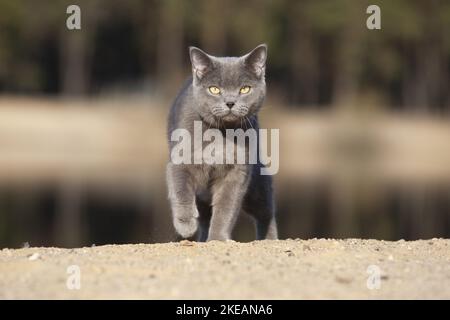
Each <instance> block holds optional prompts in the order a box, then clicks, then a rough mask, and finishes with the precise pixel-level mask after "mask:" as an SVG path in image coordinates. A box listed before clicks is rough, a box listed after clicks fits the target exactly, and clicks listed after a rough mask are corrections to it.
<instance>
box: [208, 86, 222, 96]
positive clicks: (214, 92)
mask: <svg viewBox="0 0 450 320" xmlns="http://www.w3.org/2000/svg"><path fill="white" fill-rule="evenodd" d="M208 90H209V92H211V93H212V94H220V89H219V88H217V87H215V86H211V87H209V88H208Z"/></svg>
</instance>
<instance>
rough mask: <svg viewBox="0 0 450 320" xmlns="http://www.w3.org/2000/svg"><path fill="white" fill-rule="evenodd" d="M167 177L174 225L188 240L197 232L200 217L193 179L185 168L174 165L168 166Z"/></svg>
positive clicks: (169, 164)
mask: <svg viewBox="0 0 450 320" xmlns="http://www.w3.org/2000/svg"><path fill="white" fill-rule="evenodd" d="M166 175H167V186H168V189H169V200H170V206H171V209H172V217H173V225H174V227H175V230H176V231H177V232H178V234H180V235H181V236H182V237H183V238H188V237H190V236H192V235H193V234H194V233H195V232H196V231H197V227H198V221H197V218H198V216H199V214H198V210H197V206H196V203H195V190H194V185H193V182H192V177H191V176H190V174H189V172H188V171H187V170H186V168H185V167H183V166H180V165H174V164H172V163H168V164H167V171H166Z"/></svg>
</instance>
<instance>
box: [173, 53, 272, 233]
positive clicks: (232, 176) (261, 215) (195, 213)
mask: <svg viewBox="0 0 450 320" xmlns="http://www.w3.org/2000/svg"><path fill="white" fill-rule="evenodd" d="M189 53H190V59H191V63H192V77H190V78H189V80H188V81H187V82H186V84H185V85H184V87H183V88H182V89H181V91H180V93H179V94H178V96H177V98H176V99H175V102H174V104H173V106H172V108H171V111H170V114H169V121H168V134H169V145H170V150H172V148H173V147H174V142H172V141H170V140H171V139H170V137H171V133H172V132H173V131H174V130H175V129H178V128H183V129H187V130H188V131H189V132H190V133H193V128H194V121H202V130H203V131H204V130H206V129H209V128H216V129H219V130H220V131H221V132H222V133H223V134H225V130H226V129H230V128H231V129H237V128H242V129H244V130H247V129H248V128H254V129H258V128H259V126H258V119H257V113H258V111H259V109H260V108H261V106H262V104H263V101H264V98H265V95H266V84H265V65H266V58H267V46H266V45H265V44H263V45H260V46H258V47H256V48H255V49H254V50H253V51H251V52H250V53H248V54H246V55H244V56H242V57H214V56H211V55H208V54H206V53H205V52H203V51H202V50H200V49H198V48H195V47H190V48H189ZM261 167H263V164H261V163H260V161H259V159H258V161H257V163H256V164H212V165H208V164H174V163H172V162H170V161H169V163H168V164H167V185H168V191H169V200H170V204H171V209H172V215H173V223H174V226H175V229H176V231H177V232H178V234H179V235H180V236H181V237H183V238H189V237H191V236H193V235H194V234H195V233H196V232H197V229H199V230H198V232H197V240H198V241H209V240H228V239H230V238H231V232H232V229H233V227H234V224H235V222H236V219H237V217H238V215H239V213H240V211H241V210H242V211H244V212H246V213H247V214H249V215H251V216H252V217H253V218H254V220H255V222H256V238H257V239H276V238H277V227H276V221H275V208H274V200H273V194H272V179H271V177H270V176H269V175H261V174H260V169H261Z"/></svg>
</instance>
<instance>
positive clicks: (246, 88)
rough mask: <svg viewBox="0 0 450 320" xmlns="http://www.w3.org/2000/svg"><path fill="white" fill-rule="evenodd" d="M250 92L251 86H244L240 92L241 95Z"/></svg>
mask: <svg viewBox="0 0 450 320" xmlns="http://www.w3.org/2000/svg"><path fill="white" fill-rule="evenodd" d="M249 92H250V87H249V86H244V87H242V88H241V90H239V93H240V94H246V93H249Z"/></svg>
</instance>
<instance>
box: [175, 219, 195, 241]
mask: <svg viewBox="0 0 450 320" xmlns="http://www.w3.org/2000/svg"><path fill="white" fill-rule="evenodd" d="M173 224H174V226H175V230H176V231H177V232H178V234H179V235H180V236H182V237H183V238H189V237H191V236H193V235H194V233H195V232H196V231H197V228H198V221H197V218H195V217H185V218H175V219H174V221H173Z"/></svg>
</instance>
